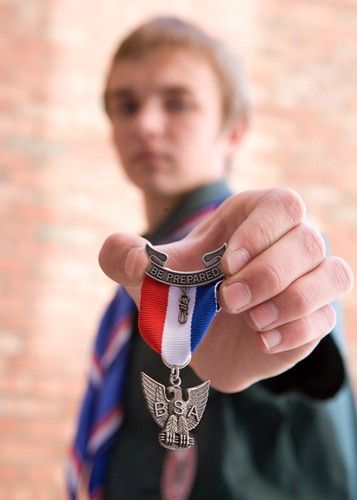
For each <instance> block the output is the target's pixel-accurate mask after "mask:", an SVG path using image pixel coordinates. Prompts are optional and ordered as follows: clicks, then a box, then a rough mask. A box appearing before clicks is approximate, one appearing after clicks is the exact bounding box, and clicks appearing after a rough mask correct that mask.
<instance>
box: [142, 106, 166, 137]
mask: <svg viewBox="0 0 357 500" xmlns="http://www.w3.org/2000/svg"><path fill="white" fill-rule="evenodd" d="M166 125H167V120H166V116H165V113H164V111H163V109H162V108H161V106H160V104H159V102H157V101H156V100H150V101H147V102H145V103H142V105H141V106H140V109H139V110H138V112H137V114H136V120H135V126H136V130H137V132H138V133H139V134H140V135H141V136H142V137H145V138H146V137H156V136H160V135H162V134H163V133H164V132H165V129H166Z"/></svg>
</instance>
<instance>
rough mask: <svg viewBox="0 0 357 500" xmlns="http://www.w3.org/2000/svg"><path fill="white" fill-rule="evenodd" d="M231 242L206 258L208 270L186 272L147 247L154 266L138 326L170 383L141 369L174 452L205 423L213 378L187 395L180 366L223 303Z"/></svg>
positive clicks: (152, 405)
mask: <svg viewBox="0 0 357 500" xmlns="http://www.w3.org/2000/svg"><path fill="white" fill-rule="evenodd" d="M225 249H226V245H223V246H222V247H221V248H219V249H218V250H215V251H213V252H209V253H207V254H205V255H204V256H203V259H202V260H203V262H204V264H205V266H206V267H205V268H204V269H201V270H199V271H192V272H181V271H174V270H172V269H169V268H167V267H165V264H166V261H167V259H168V256H167V255H166V254H165V253H163V252H159V251H158V250H155V249H154V248H152V247H151V246H150V245H147V246H146V251H147V254H148V256H149V260H150V264H149V266H148V268H147V269H146V271H145V273H146V276H145V278H144V281H143V285H142V289H141V302H140V310H139V330H140V334H141V336H142V337H143V339H144V340H145V341H146V342H147V344H148V345H149V346H150V347H151V348H152V349H153V350H154V351H156V352H158V353H159V354H161V358H162V361H163V362H164V363H165V365H166V366H167V367H168V368H170V375H169V385H168V387H165V386H164V385H163V384H161V383H160V382H157V381H156V380H154V379H152V378H151V377H149V376H148V375H146V374H145V373H144V372H141V379H142V387H143V391H144V396H145V399H146V403H147V406H148V409H149V411H150V413H151V415H152V417H153V419H154V420H155V422H156V423H157V424H158V425H159V426H160V427H161V428H162V429H163V430H162V432H160V433H159V442H160V444H161V445H162V446H164V447H165V448H168V449H170V450H178V449H184V448H188V447H190V446H192V445H193V444H194V439H193V437H192V436H191V435H190V434H189V432H190V431H191V430H192V429H194V428H195V427H196V426H197V425H198V423H199V422H200V420H201V418H202V415H203V412H204V410H205V407H206V403H207V398H208V392H209V385H210V382H209V381H206V382H203V383H202V384H200V385H198V386H196V387H191V388H188V389H187V390H186V393H187V394H186V395H185V396H184V395H183V390H182V388H181V379H180V370H181V369H182V368H184V367H185V366H187V365H188V364H189V362H190V361H191V355H192V352H193V351H194V350H195V349H196V347H197V346H198V345H199V343H200V341H201V340H202V339H203V337H204V335H205V334H206V332H207V330H208V328H209V326H210V324H211V322H212V320H213V318H214V317H215V315H216V313H217V311H218V309H219V306H218V302H217V288H218V285H219V283H220V282H221V281H222V279H223V278H224V273H223V271H222V269H221V268H220V262H221V258H222V255H223V254H224V252H225Z"/></svg>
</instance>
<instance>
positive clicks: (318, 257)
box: [301, 224, 326, 263]
mask: <svg viewBox="0 0 357 500" xmlns="http://www.w3.org/2000/svg"><path fill="white" fill-rule="evenodd" d="M301 241H302V244H303V246H304V249H305V251H306V253H307V254H308V255H310V256H311V257H312V259H313V260H314V262H316V263H319V262H321V261H322V260H323V258H324V257H325V255H326V245H325V241H324V239H323V237H322V236H321V234H320V233H319V231H318V230H317V229H316V228H315V227H313V226H311V225H309V224H302V225H301Z"/></svg>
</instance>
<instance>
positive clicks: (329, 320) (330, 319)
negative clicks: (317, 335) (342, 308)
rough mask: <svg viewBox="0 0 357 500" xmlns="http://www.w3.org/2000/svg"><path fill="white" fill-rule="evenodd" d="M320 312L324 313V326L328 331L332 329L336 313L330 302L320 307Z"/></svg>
mask: <svg viewBox="0 0 357 500" xmlns="http://www.w3.org/2000/svg"><path fill="white" fill-rule="evenodd" d="M321 312H322V314H323V315H324V318H325V321H326V326H327V329H328V331H329V332H330V331H331V330H333V329H334V328H335V326H336V322H337V315H336V311H335V309H334V308H333V307H332V305H331V304H327V305H326V306H324V307H323V308H322V309H321Z"/></svg>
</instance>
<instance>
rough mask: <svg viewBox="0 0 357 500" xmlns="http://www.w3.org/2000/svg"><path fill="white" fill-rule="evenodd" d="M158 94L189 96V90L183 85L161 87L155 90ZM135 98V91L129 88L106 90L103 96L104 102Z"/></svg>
mask: <svg viewBox="0 0 357 500" xmlns="http://www.w3.org/2000/svg"><path fill="white" fill-rule="evenodd" d="M157 91H158V93H159V94H163V95H168V96H171V95H175V96H177V95H187V96H189V95H191V91H190V89H188V88H187V87H185V86H183V85H164V86H162V87H158V89H157ZM133 96H135V91H134V90H133V89H132V88H130V87H118V88H116V89H112V90H107V91H106V92H105V94H104V98H105V100H108V99H125V98H128V97H133Z"/></svg>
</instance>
